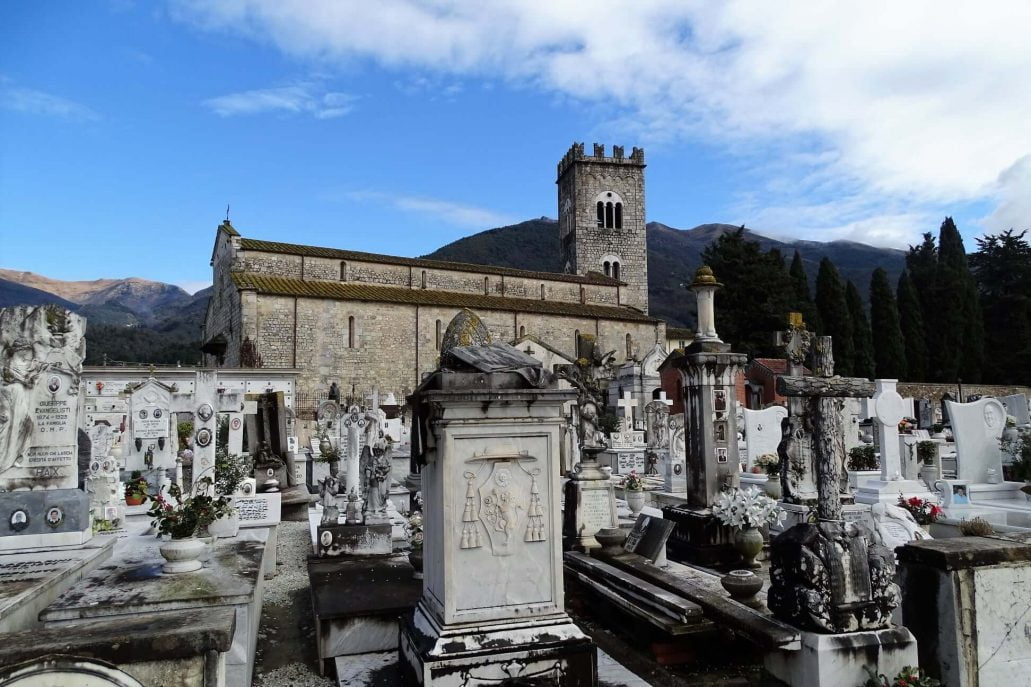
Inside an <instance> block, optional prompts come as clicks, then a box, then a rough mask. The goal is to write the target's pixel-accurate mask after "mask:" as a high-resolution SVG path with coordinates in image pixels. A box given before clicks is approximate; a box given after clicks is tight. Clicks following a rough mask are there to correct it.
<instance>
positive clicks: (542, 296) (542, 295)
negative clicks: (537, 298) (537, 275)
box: [541, 284, 544, 301]
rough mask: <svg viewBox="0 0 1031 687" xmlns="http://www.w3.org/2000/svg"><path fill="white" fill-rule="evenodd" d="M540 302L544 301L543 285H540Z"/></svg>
mask: <svg viewBox="0 0 1031 687" xmlns="http://www.w3.org/2000/svg"><path fill="white" fill-rule="evenodd" d="M541 300H542V301H543V300H544V284H541Z"/></svg>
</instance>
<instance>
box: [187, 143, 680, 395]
mask: <svg viewBox="0 0 1031 687" xmlns="http://www.w3.org/2000/svg"><path fill="white" fill-rule="evenodd" d="M643 170H644V152H643V151H642V150H639V149H636V148H635V149H634V151H633V154H632V155H631V156H630V157H629V158H624V157H623V152H622V149H621V148H619V147H616V148H614V150H613V155H612V157H606V156H605V155H604V149H603V147H602V146H597V145H596V146H595V148H594V155H593V156H585V155H584V152H583V145H582V144H575V145H574V146H573V147H572V148H571V149H570V151H569V152H568V153H567V154H566V155H565V156H564V157H563V159H562V162H561V163H560V164H559V170H558V174H559V178H558V182H557V183H558V186H559V216H560V221H559V232H560V238H561V239H562V242H563V243H562V245H563V254H564V257H565V264H566V268H567V272H566V273H552V272H534V271H527V270H517V269H510V268H505V267H491V266H484V265H471V264H464V263H454V262H443V261H435V260H423V259H418V258H403V257H395V256H389V255H380V254H374V253H361V252H356V251H349V250H342V249H337V248H320V247H315V246H303V245H297V244H290V243H279V242H272V241H263V240H257V239H251V238H246V237H244V236H241V235H240V233H239V232H238V231H237V230H236V229H235V228H234V227H233V226H232V225H231V224H230V223H229V222H228V221H226V222H224V223H223V224H221V225H220V226H219V227H218V230H217V233H216V237H215V245H214V249H213V251H212V258H211V265H212V268H213V283H214V293H213V294H212V298H211V300H210V302H209V304H208V310H207V313H206V315H205V323H204V352H205V354H206V360H205V362H206V363H207V364H212V365H227V366H235V365H239V364H241V358H246V357H260V360H261V364H263V365H265V366H268V367H289V368H297V369H298V370H300V373H299V377H298V384H297V386H298V391H299V392H301V393H313V392H324V391H326V390H328V388H329V386H330V384H331V383H333V382H336V383H337V384H338V385H339V386H340V388H341V389H342V390H344V391H345V392H346V391H350V389H351V388H352V387H353V388H354V389H355V390H356V391H357V392H359V393H367V392H369V391H371V389H372V388H373V387H379V388H380V390H382V391H384V392H386V391H393V392H395V393H398V394H404V393H406V392H408V391H410V390H412V389H413V388H414V387H415V386H416V385H417V384H418V382H419V380H420V379H421V378H422V375H423V374H425V373H427V372H429V371H431V370H433V369H434V368H435V367H436V366H437V362H438V357H439V347H440V340H441V337H442V336H443V333H444V329H446V327H447V325H448V323H449V322H450V321H451V319H452V317H454V316H455V314H457V313H458V312H459V311H460V310H461V309H462V308H470V309H471V310H473V311H475V312H476V313H477V314H478V315H479V316H480V317H481V318H482V319H483V321H484V323H485V324H486V325H487V326H488V328H489V329H490V331H491V334H492V335H493V336H494V337H495V338H496V339H498V340H501V341H508V342H511V341H514V340H516V339H519V338H521V337H525V336H532V337H535V338H536V339H537V340H539V341H541V342H543V343H546V344H547V345H548V346H550V347H552V348H553V349H555V350H556V351H559V352H561V353H562V354H563V355H565V356H567V357H570V358H572V359H575V358H576V357H578V351H577V347H578V341H579V340H580V337H582V336H585V335H590V336H593V337H595V338H596V339H597V341H598V343H599V344H600V346H601V350H605V351H608V350H615V351H617V354H616V357H617V362H623V361H626V360H627V359H630V358H633V359H637V358H639V357H640V356H642V355H644V354H645V353H647V352H648V351H649V350H651V349H652V348H653V347H654V346H655V344H656V343H659V344H662V345H665V344H666V325H665V323H664V322H663V321H661V320H658V319H656V318H653V317H650V316H649V315H648V314H647V310H648V293H647V246H646V243H645V234H644V172H643Z"/></svg>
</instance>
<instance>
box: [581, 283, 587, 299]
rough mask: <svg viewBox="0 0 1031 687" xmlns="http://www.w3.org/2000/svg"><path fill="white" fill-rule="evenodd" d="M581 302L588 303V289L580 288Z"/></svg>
mask: <svg viewBox="0 0 1031 687" xmlns="http://www.w3.org/2000/svg"><path fill="white" fill-rule="evenodd" d="M580 302H581V303H586V302H587V289H585V288H584V287H582V286H581V287H580Z"/></svg>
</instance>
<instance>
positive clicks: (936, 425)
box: [931, 422, 945, 434]
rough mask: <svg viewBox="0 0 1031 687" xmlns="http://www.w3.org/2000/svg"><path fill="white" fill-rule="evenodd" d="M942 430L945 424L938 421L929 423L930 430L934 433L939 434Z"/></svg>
mask: <svg viewBox="0 0 1031 687" xmlns="http://www.w3.org/2000/svg"><path fill="white" fill-rule="evenodd" d="M944 431H945V425H943V424H942V423H940V422H935V423H934V424H933V425H931V432H933V433H934V434H941V433H942V432H944Z"/></svg>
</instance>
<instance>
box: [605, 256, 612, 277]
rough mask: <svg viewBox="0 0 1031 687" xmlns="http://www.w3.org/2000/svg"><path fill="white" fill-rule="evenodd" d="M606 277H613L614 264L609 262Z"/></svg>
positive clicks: (606, 267)
mask: <svg viewBox="0 0 1031 687" xmlns="http://www.w3.org/2000/svg"><path fill="white" fill-rule="evenodd" d="M605 276H606V277H611V276H612V263H610V262H609V261H608V260H606V261H605Z"/></svg>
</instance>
